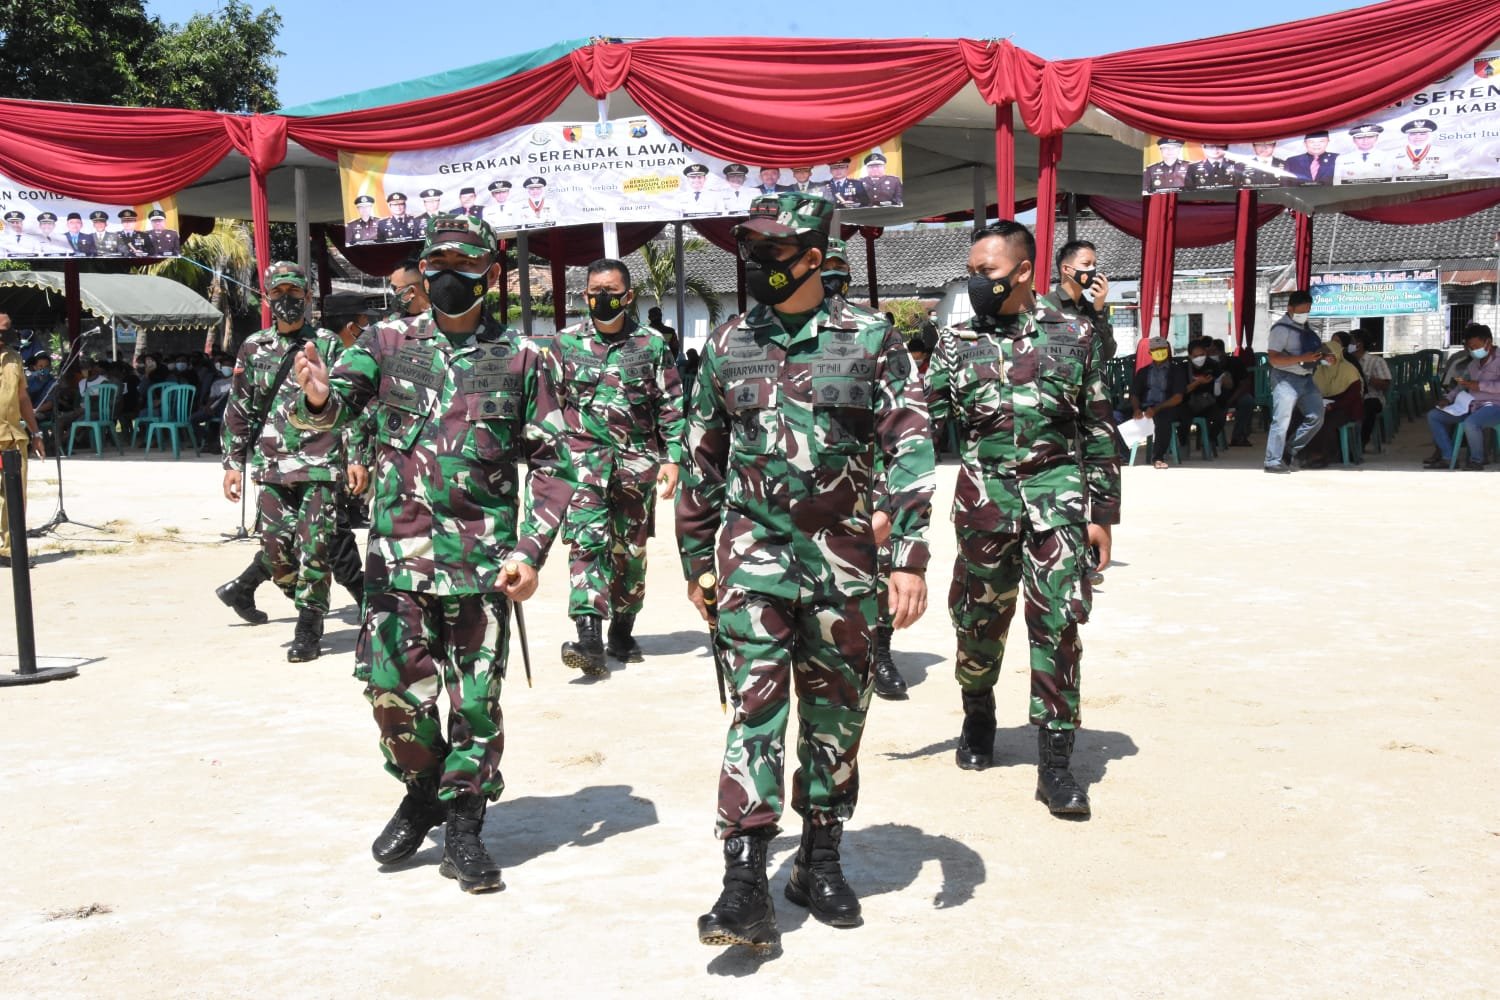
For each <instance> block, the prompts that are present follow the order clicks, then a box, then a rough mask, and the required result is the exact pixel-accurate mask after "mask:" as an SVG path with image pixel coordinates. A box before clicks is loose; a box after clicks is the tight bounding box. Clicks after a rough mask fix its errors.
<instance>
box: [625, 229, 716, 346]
mask: <svg viewBox="0 0 1500 1000" xmlns="http://www.w3.org/2000/svg"><path fill="white" fill-rule="evenodd" d="M707 249H708V241H707V240H705V239H703V238H701V237H698V236H694V237H692V238H691V239H687V240H683V242H682V260H683V264H684V266H686V264H687V257H688V254H694V253H702V252H703V251H705V250H707ZM675 256H676V254H675V253H674V252H673V250H672V245H671V244H670V243H657V242H651V243H647V244H646V245H645V246H643V247H641V257H642V259H644V260H645V262H646V273H645V274H643V275H641V276H640V277H639V278H638V279H637V281H636V286H635V295H636V298H637V299H640V298H643V297H646V296H650V297H652V298H654V299H656V301H657V304H658V305H660V306H662V312H663V313H665V312H666V304H667V303H668V302H674V301H676V299H677V262H676V260H675V259H674V258H675ZM683 287H684V288H685V289H686V290H687V294H688V295H695V296H697V297H698V298H700V299H702V300H703V304H704V306H706V307H707V308H708V326H709V329H713V328H714V327H716V326H718V325H719V318H720V314H721V313H722V312H723V309H722V307H721V305H720V303H719V296H718V295H716V294H714V290H713V289H712V288H711V287H709V284H708V282H707V281H705V280H703V279H702V278H699V277H695V276H694V275H692V274H691V273H689V274H688V275H687V280H686V281H684V282H683Z"/></svg>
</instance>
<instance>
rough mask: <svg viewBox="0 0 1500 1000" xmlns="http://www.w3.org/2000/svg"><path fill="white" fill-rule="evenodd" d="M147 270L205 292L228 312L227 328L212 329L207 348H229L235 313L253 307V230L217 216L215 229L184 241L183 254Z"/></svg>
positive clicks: (206, 344) (204, 348) (209, 350)
mask: <svg viewBox="0 0 1500 1000" xmlns="http://www.w3.org/2000/svg"><path fill="white" fill-rule="evenodd" d="M144 271H145V273H147V274H155V275H159V276H161V277H163V278H171V279H172V280H173V281H178V282H181V283H182V284H184V285H187V286H188V287H189V288H191V289H194V290H195V291H198V292H202V293H203V295H204V296H205V297H206V298H207V299H208V301H209V302H211V303H213V306H214V308H215V309H217V310H219V312H220V313H222V314H223V316H224V327H223V329H222V330H221V331H218V333H217V335H216V334H215V333H214V332H210V333H209V335H208V337H207V339H206V340H205V341H204V343H203V351H204V353H211V352H212V351H213V350H214V349H215V348H216V347H218V348H222V349H224V350H228V349H229V344H230V342H231V341H232V339H233V333H234V323H233V317H234V315H235V313H238V312H243V311H244V310H245V309H247V308H249V306H250V305H251V300H252V298H253V297H254V291H253V289H254V288H255V286H256V284H257V282H256V280H255V251H254V250H252V249H251V247H250V231H249V229H248V228H247V227H246V226H245V224H244V223H243V222H241V221H239V220H238V219H215V220H214V228H213V231H212V232H210V233H207V234H196V235H193V236H189V237H188V238H187V240H186V241H184V242H183V244H182V255H181V256H180V257H174V258H172V259H171V260H164V261H161V262H160V263H157V264H152V265H150V266H148V267H146V268H144ZM215 341H217V342H218V343H215Z"/></svg>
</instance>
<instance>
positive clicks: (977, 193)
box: [970, 163, 990, 233]
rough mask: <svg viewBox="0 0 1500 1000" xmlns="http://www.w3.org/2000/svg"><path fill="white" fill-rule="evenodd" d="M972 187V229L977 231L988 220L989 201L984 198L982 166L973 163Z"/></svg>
mask: <svg viewBox="0 0 1500 1000" xmlns="http://www.w3.org/2000/svg"><path fill="white" fill-rule="evenodd" d="M970 180H971V182H972V184H973V187H974V231H975V232H976V233H977V232H979V231H980V230H981V229H983V228H984V226H985V223H987V222H989V221H990V220H989V202H987V201H985V198H984V166H983V165H982V164H978V163H976V164H974V176H973V177H972V178H970Z"/></svg>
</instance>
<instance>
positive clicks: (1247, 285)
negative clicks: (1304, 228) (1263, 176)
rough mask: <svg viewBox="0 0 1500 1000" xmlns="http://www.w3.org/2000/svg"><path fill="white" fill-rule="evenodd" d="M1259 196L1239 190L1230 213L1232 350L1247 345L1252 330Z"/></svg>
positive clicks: (1246, 346)
mask: <svg viewBox="0 0 1500 1000" xmlns="http://www.w3.org/2000/svg"><path fill="white" fill-rule="evenodd" d="M1259 200H1260V199H1259V196H1258V195H1257V194H1256V193H1255V192H1254V191H1241V192H1239V194H1238V195H1237V196H1236V201H1235V216H1234V329H1233V330H1232V331H1230V332H1231V333H1233V334H1234V353H1236V354H1238V353H1240V351H1241V350H1243V349H1246V348H1248V347H1249V346H1250V340H1251V337H1252V336H1253V335H1254V332H1255V263H1256V252H1255V251H1256V237H1257V236H1258V235H1259V233H1260V228H1259V227H1260V223H1258V222H1256V221H1255V220H1256V217H1257V215H1258V214H1259V213H1258V212H1257V211H1256V207H1257V202H1258V201H1259Z"/></svg>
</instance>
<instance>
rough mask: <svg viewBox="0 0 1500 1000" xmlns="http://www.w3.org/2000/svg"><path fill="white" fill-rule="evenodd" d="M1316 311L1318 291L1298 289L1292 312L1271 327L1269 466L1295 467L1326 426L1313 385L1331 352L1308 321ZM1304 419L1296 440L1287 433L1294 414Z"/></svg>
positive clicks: (1289, 307) (1289, 306)
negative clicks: (1315, 298) (1288, 438)
mask: <svg viewBox="0 0 1500 1000" xmlns="http://www.w3.org/2000/svg"><path fill="white" fill-rule="evenodd" d="M1310 315H1312V294H1311V293H1310V292H1305V291H1301V290H1298V291H1295V292H1293V293H1292V294H1291V295H1290V296H1288V298H1287V309H1286V315H1285V316H1282V317H1281V318H1280V319H1279V320H1277V321H1276V323H1275V324H1274V325H1273V326H1272V327H1271V332H1270V335H1269V336H1268V338H1267V341H1266V360H1267V362H1269V364H1270V366H1271V372H1270V381H1271V428H1270V430H1269V431H1268V432H1267V433H1266V458H1265V471H1267V472H1273V473H1287V472H1291V471H1292V460H1293V459H1294V458H1295V457H1296V456H1297V454H1298V453H1299V452H1301V451H1302V449H1303V448H1306V447H1307V445H1308V443H1309V442H1311V441H1312V439H1313V436H1314V435H1315V434H1317V433H1318V428H1319V427H1322V426H1323V394H1322V393H1321V392H1319V391H1318V387H1317V386H1316V385H1314V384H1313V378H1312V376H1313V372H1314V371H1315V370H1316V369H1317V366H1318V365H1319V364H1320V363H1322V361H1323V359H1324V358H1325V357H1326V356H1327V354H1328V351H1327V349H1326V348H1325V347H1324V346H1323V342H1322V341H1321V340H1319V339H1318V335H1317V334H1315V333H1313V332H1312V330H1311V329H1309V328H1308V326H1307V319H1308V317H1309V316H1310ZM1294 412H1300V413H1301V414H1302V420H1301V422H1300V423H1299V424H1298V425H1297V430H1296V433H1295V434H1294V435H1293V437H1292V440H1291V442H1290V444H1288V441H1287V432H1288V430H1289V429H1290V427H1291V424H1292V414H1293V413H1294Z"/></svg>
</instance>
